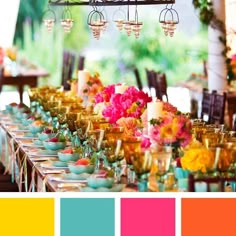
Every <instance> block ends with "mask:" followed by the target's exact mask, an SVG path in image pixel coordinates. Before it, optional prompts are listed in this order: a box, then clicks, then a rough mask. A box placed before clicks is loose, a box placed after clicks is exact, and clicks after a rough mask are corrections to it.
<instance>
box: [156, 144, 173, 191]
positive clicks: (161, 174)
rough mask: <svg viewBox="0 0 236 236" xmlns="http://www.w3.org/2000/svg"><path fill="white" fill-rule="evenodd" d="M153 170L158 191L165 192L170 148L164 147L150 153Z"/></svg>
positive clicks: (170, 156) (170, 153) (170, 154)
mask: <svg viewBox="0 0 236 236" xmlns="http://www.w3.org/2000/svg"><path fill="white" fill-rule="evenodd" d="M152 157H153V163H152V164H153V168H154V173H156V176H157V181H158V187H159V191H160V192H163V191H164V190H165V176H166V174H167V172H168V171H169V168H170V163H171V158H172V150H171V148H170V147H164V148H163V149H161V150H158V151H152Z"/></svg>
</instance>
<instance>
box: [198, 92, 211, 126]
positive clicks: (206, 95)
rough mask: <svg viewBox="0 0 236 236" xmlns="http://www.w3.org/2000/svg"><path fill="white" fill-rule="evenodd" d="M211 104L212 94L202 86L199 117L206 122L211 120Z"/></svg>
mask: <svg viewBox="0 0 236 236" xmlns="http://www.w3.org/2000/svg"><path fill="white" fill-rule="evenodd" d="M212 104H213V97H212V94H211V93H210V92H209V91H208V89H206V88H204V89H203V92H202V107H201V117H200V118H201V119H202V120H203V121H205V122H206V123H210V120H211V108H212Z"/></svg>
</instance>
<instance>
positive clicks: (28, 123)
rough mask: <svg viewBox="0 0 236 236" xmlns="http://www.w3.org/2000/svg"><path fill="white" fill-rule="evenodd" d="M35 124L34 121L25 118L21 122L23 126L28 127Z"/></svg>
mask: <svg viewBox="0 0 236 236" xmlns="http://www.w3.org/2000/svg"><path fill="white" fill-rule="evenodd" d="M33 122H34V120H33V119H25V118H23V119H22V120H21V123H22V125H24V126H28V125H30V124H32V123H33Z"/></svg>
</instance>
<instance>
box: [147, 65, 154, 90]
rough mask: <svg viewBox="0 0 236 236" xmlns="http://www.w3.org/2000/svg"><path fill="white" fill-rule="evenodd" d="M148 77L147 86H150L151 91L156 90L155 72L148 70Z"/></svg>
mask: <svg viewBox="0 0 236 236" xmlns="http://www.w3.org/2000/svg"><path fill="white" fill-rule="evenodd" d="M146 76H147V85H148V88H149V89H151V88H155V85H156V84H155V83H156V81H155V71H153V70H148V69H146Z"/></svg>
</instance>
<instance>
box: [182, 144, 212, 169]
mask: <svg viewBox="0 0 236 236" xmlns="http://www.w3.org/2000/svg"><path fill="white" fill-rule="evenodd" d="M214 159H215V158H214V154H213V152H211V151H210V150H208V149H205V148H192V149H189V150H187V151H185V153H184V156H183V157H182V158H181V165H182V168H183V169H187V170H189V171H192V172H196V171H201V172H202V173H206V172H207V170H209V169H212V167H213V165H214Z"/></svg>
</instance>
